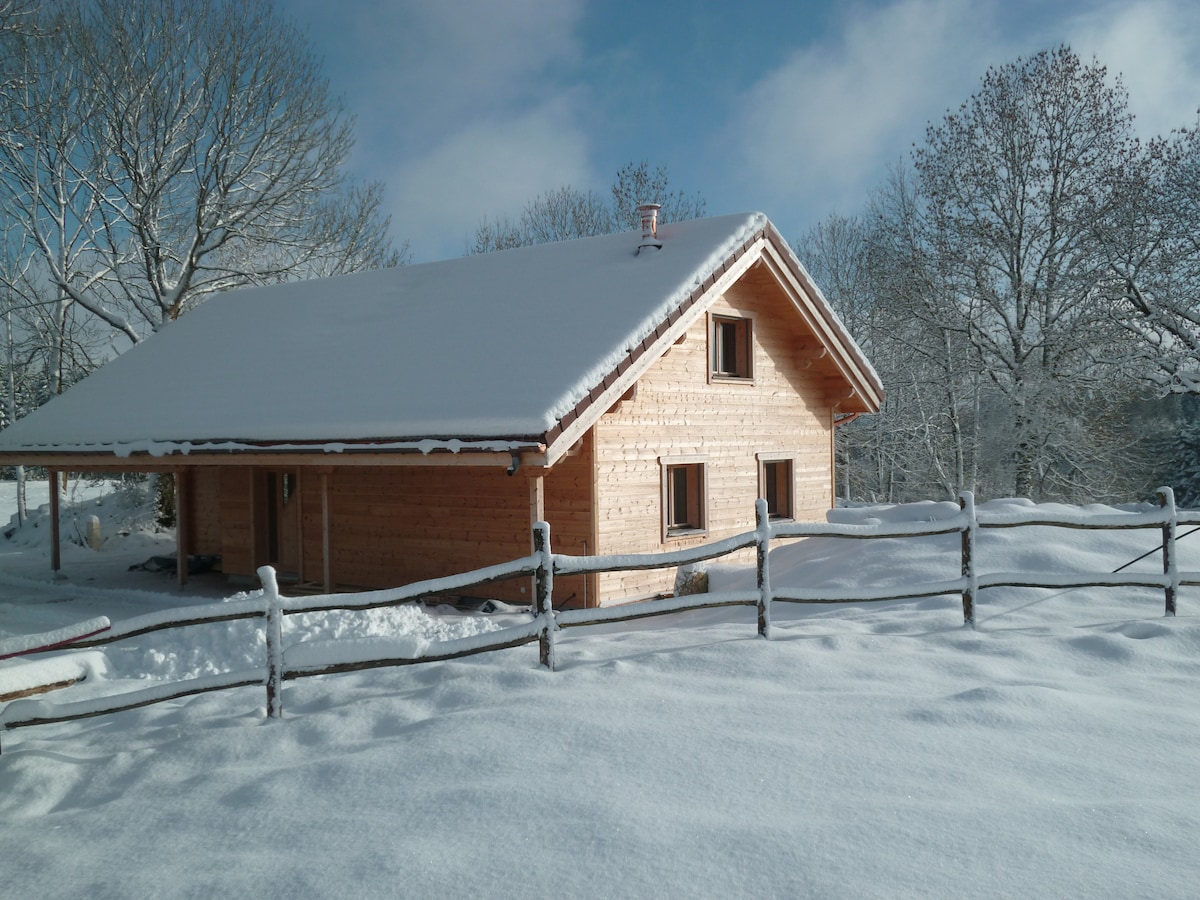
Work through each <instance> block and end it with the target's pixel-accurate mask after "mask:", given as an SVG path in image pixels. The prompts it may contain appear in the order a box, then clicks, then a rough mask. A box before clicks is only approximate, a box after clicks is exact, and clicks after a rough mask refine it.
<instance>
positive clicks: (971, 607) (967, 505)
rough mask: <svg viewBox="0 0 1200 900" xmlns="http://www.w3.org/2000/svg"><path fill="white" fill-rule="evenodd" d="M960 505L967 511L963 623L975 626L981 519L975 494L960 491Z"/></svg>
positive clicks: (964, 546) (963, 552) (963, 565)
mask: <svg viewBox="0 0 1200 900" xmlns="http://www.w3.org/2000/svg"><path fill="white" fill-rule="evenodd" d="M958 506H959V508H960V509H961V510H962V511H963V512H964V513H966V516H967V526H966V527H965V528H964V529H963V530H962V577H963V589H962V607H963V623H964V624H966V625H970V626H971V627H972V628H974V627H975V597H976V595H977V594H978V593H979V576H978V575H976V574H975V536H976V534H977V533H978V529H979V520H978V519H977V518H976V517H975V495H974V494H972V493H971V492H970V491H960V492H959V494H958Z"/></svg>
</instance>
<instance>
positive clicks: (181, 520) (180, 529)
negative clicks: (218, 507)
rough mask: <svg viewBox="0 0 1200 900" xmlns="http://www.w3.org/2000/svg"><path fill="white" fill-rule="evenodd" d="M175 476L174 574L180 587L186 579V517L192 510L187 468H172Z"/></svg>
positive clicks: (187, 542)
mask: <svg viewBox="0 0 1200 900" xmlns="http://www.w3.org/2000/svg"><path fill="white" fill-rule="evenodd" d="M171 474H172V475H174V476H175V576H176V578H177V579H178V581H179V586H180V587H181V588H182V587H183V586H184V585H186V584H187V580H188V544H189V543H190V541H191V538H192V536H191V534H190V530H191V529H189V528H188V517H189V516H190V515H191V512H192V497H191V492H190V491H189V490H188V485H187V470H186V469H174V470H172V472H171Z"/></svg>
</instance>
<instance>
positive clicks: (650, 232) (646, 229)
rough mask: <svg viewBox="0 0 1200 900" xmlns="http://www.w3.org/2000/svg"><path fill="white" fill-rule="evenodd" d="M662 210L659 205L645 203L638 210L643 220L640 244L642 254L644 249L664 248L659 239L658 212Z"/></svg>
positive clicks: (639, 249)
mask: <svg viewBox="0 0 1200 900" xmlns="http://www.w3.org/2000/svg"><path fill="white" fill-rule="evenodd" d="M660 209H662V205H661V204H659V203H643V204H641V205H640V206H638V208H637V214H638V216H639V218H641V220H642V242H641V243H640V244H638V252H639V253H641V252H642V248H643V247H654V248H656V249H658V248H661V247H662V241H660V240H659V239H658V211H659V210H660Z"/></svg>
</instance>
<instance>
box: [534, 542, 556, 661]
mask: <svg viewBox="0 0 1200 900" xmlns="http://www.w3.org/2000/svg"><path fill="white" fill-rule="evenodd" d="M533 552H534V553H535V554H536V555H537V557H538V567H537V572H536V573H535V574H534V585H535V597H534V602H535V603H536V604H537V610H538V615H539V616H540V617H541V619H542V631H541V633H540V634H539V635H538V651H539V652H538V658H539V662H540V663H541V664H542V665H543V666H545V667H546V668H547V669H549V670H550V671H551V672H553V671H554V665H555V659H554V633H555V632H556V631H558V623H557V622H556V621H555V620H554V555H553V554H552V553H551V552H550V524H549V523H548V522H537V523H536V524H535V525H534V526H533Z"/></svg>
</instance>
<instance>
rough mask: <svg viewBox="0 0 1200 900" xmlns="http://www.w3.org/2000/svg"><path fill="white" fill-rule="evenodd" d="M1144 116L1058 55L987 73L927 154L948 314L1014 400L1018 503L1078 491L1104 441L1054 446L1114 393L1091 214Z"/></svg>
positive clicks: (1087, 67) (1098, 74)
mask: <svg viewBox="0 0 1200 900" xmlns="http://www.w3.org/2000/svg"><path fill="white" fill-rule="evenodd" d="M1131 122H1132V116H1131V115H1130V113H1129V112H1128V109H1127V102H1126V96H1125V92H1124V90H1123V89H1122V88H1121V86H1120V82H1119V80H1118V82H1117V84H1116V86H1111V85H1110V84H1109V83H1108V81H1107V73H1106V71H1105V69H1104V67H1103V66H1101V65H1100V64H1098V63H1094V62H1093V63H1091V64H1085V63H1084V62H1082V61H1081V60H1080V59H1079V58H1078V57H1077V56H1076V55H1075V54H1074V53H1073V52H1072V51H1071V50H1070V49H1069V48H1066V47H1059V48H1057V49H1055V50H1052V51H1046V52H1042V53H1038V54H1036V55H1034V56H1032V57H1029V58H1027V59H1018V60H1017V61H1015V62H1013V63H1010V64H1008V65H1005V66H1000V67H997V68H993V69H990V70H989V71H988V72H987V74H986V75H985V76H984V79H983V84H982V86H981V88H980V90H979V91H978V92H977V93H976V94H974V95H973V96H972V97H971V98H970V99H968V100H967V102H966V103H964V104H963V105H962V107H961V108H960V109H959V110H958V111H957V112H954V113H950V114H948V115H947V116H946V117H945V119H944V120H943V121H942V122H940V123H938V124H934V125H930V126H929V128H928V130H927V134H926V141H925V144H924V145H923V146H921V147H919V148H918V149H917V150H916V153H915V167H916V171H917V176H918V184H919V190H920V192H921V195H922V201H923V204H924V208H923V210H922V213H923V218H922V220H921V222H920V228H921V229H922V230H923V241H924V243H925V244H926V245H927V246H928V247H929V248H931V251H932V253H934V254H935V258H936V260H937V262H936V268H937V275H938V278H939V279H940V280H941V281H942V285H943V288H944V290H943V292H942V293H943V294H944V295H945V296H946V297H947V298H948V299H950V300H951V301H952V302H951V303H950V304H947V305H944V306H943V314H944V316H945V320H946V321H947V322H950V323H957V324H956V327H958V328H960V329H961V330H962V333H963V334H964V335H965V337H966V338H967V340H968V341H969V343H970V346H971V348H972V350H973V351H974V353H975V354H976V356H977V364H978V365H979V366H980V368H981V370H982V371H984V372H986V374H987V376H988V378H989V379H990V381H991V383H992V385H993V386H994V388H995V389H996V391H997V392H998V395H999V397H1000V398H1002V400H1003V405H1002V407H997V408H995V409H994V415H1000V416H1003V420H1002V422H1001V427H1000V429H998V432H999V434H1008V435H1011V437H1010V438H1009V440H1008V441H1007V444H1008V448H1007V456H1008V457H1009V458H1010V459H1011V462H1012V489H1013V490H1015V492H1016V493H1017V494H1018V495H1020V496H1030V497H1038V496H1042V495H1043V494H1044V493H1047V492H1049V493H1056V492H1058V491H1061V490H1065V489H1070V488H1071V486H1072V485H1074V484H1076V483H1077V482H1078V479H1079V473H1080V472H1081V471H1084V470H1088V469H1091V468H1093V467H1089V466H1088V465H1086V463H1085V462H1084V461H1083V460H1081V459H1080V456H1081V455H1083V454H1087V453H1091V452H1095V451H1097V450H1098V449H1099V448H1100V446H1101V444H1100V443H1099V442H1097V441H1096V440H1086V441H1085V442H1083V443H1078V442H1077V443H1072V444H1068V445H1064V444H1063V443H1062V442H1061V441H1059V440H1057V438H1058V437H1060V436H1061V435H1062V434H1064V433H1066V432H1068V431H1070V432H1074V434H1073V437H1075V438H1076V439H1079V438H1080V437H1081V436H1084V437H1086V435H1087V434H1088V431H1087V429H1082V430H1080V429H1077V428H1074V427H1072V428H1065V427H1064V425H1065V424H1066V423H1068V422H1070V423H1071V425H1072V426H1077V425H1081V424H1082V423H1081V422H1079V421H1077V420H1078V418H1079V417H1086V416H1087V415H1088V413H1087V412H1086V411H1085V410H1086V409H1088V403H1089V400H1091V401H1094V400H1096V399H1097V398H1098V396H1099V395H1101V394H1102V393H1103V391H1102V390H1101V389H1102V388H1104V387H1107V388H1111V387H1112V382H1111V381H1110V380H1108V379H1111V377H1112V375H1113V373H1112V371H1111V370H1109V369H1108V368H1106V367H1105V365H1104V360H1105V358H1111V356H1112V355H1113V349H1114V347H1115V345H1116V343H1117V341H1118V336H1117V332H1116V330H1115V329H1114V328H1113V325H1112V322H1111V319H1110V317H1109V316H1108V315H1107V313H1106V310H1105V309H1104V307H1103V304H1101V303H1100V302H1098V298H1099V293H1100V289H1101V286H1102V285H1103V284H1104V283H1105V280H1106V279H1107V278H1108V274H1109V273H1108V267H1107V265H1106V263H1105V261H1104V258H1103V254H1102V253H1100V252H1099V248H1098V247H1097V244H1096V240H1095V231H1094V229H1093V227H1092V216H1093V215H1094V211H1095V210H1096V209H1100V208H1104V207H1105V206H1106V205H1107V202H1108V201H1107V197H1106V195H1107V193H1108V192H1110V191H1111V190H1112V189H1113V183H1114V177H1113V170H1114V167H1115V166H1117V164H1118V163H1119V161H1120V160H1122V159H1124V158H1126V157H1127V156H1128V155H1129V154H1130V153H1131V152H1132V147H1133V144H1134V141H1133V138H1132V136H1131ZM1093 411H1094V410H1093ZM1063 454H1067V455H1068V456H1067V458H1064V456H1063Z"/></svg>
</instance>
